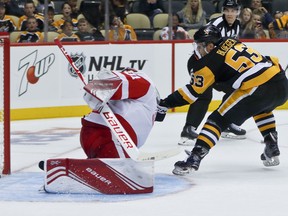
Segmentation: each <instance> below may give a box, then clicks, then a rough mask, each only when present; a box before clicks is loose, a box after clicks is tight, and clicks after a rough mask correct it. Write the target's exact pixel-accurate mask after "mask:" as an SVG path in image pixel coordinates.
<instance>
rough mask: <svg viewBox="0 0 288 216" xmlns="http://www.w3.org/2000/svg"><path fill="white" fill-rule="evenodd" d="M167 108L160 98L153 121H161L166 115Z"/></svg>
mask: <svg viewBox="0 0 288 216" xmlns="http://www.w3.org/2000/svg"><path fill="white" fill-rule="evenodd" d="M168 109H169V108H168V107H167V106H166V103H165V101H164V100H162V99H161V100H160V102H159V104H158V106H157V113H156V118H155V121H159V122H162V121H163V120H164V118H165V116H166V112H167V110H168Z"/></svg>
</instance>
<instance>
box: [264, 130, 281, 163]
mask: <svg viewBox="0 0 288 216" xmlns="http://www.w3.org/2000/svg"><path fill="white" fill-rule="evenodd" d="M277 140H278V136H277V132H276V131H275V132H271V133H269V134H268V135H267V136H265V137H264V143H265V145H266V146H265V148H264V153H262V154H261V160H262V161H263V164H264V166H266V167H270V166H278V165H279V164H280V161H279V157H278V156H279V155H280V151H279V148H278V144H277Z"/></svg>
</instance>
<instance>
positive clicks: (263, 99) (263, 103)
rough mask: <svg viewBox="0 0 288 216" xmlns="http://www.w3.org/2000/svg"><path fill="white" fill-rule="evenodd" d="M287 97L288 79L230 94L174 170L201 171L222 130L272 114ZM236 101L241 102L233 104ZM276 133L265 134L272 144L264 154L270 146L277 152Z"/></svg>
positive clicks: (181, 171)
mask: <svg viewBox="0 0 288 216" xmlns="http://www.w3.org/2000/svg"><path fill="white" fill-rule="evenodd" d="M276 81H277V80H276ZM271 89H273V90H271ZM276 92H278V97H275V94H276ZM280 92H281V93H280ZM287 98H288V85H287V80H286V78H285V79H284V81H283V80H282V81H281V80H280V81H279V80H278V82H275V80H274V82H273V80H272V81H269V82H268V83H265V84H263V85H261V86H260V87H258V88H252V89H247V90H237V91H235V92H233V93H232V94H231V95H230V96H229V97H226V100H224V101H222V103H221V105H220V106H219V108H218V109H217V111H214V112H213V113H212V114H211V115H210V116H209V117H208V119H207V122H206V124H205V125H204V127H203V128H202V130H201V132H200V134H199V136H198V138H197V141H196V144H195V146H194V148H193V150H192V151H191V154H190V156H189V157H188V158H187V160H186V161H178V162H176V163H175V165H174V167H175V168H174V170H173V173H174V174H176V175H186V174H189V173H190V172H191V171H193V170H198V168H199V166H200V162H201V160H202V159H203V158H204V157H205V156H206V155H207V154H208V152H209V150H210V148H212V147H213V146H214V145H215V144H216V142H217V141H218V140H219V137H220V134H221V132H222V131H223V130H225V129H226V128H227V127H228V125H229V123H230V122H234V123H235V124H239V125H241V124H242V123H243V122H244V121H245V120H247V119H248V118H250V117H252V116H255V115H257V114H258V113H264V112H267V113H268V112H269V110H270V111H271V110H273V109H275V108H276V107H277V106H280V105H282V104H283V103H284V102H285V101H286V100H287ZM235 101H237V103H233V102H235ZM275 135H276V133H274V134H269V136H265V137H264V139H265V141H266V143H267V144H266V146H268V147H265V149H264V156H265V152H267V154H268V155H269V153H268V152H269V150H266V149H268V148H270V145H271V151H273V152H274V153H271V154H277V151H276V150H275V149H276V148H275V147H272V145H274V146H275V144H277V140H276V141H275ZM274 150H275V151H274ZM271 154H270V156H271ZM262 158H263V157H261V159H262ZM276 165H277V164H276Z"/></svg>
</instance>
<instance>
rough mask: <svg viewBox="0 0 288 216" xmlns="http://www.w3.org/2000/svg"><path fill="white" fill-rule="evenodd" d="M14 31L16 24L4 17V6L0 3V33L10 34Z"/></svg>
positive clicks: (7, 16) (8, 17) (9, 18)
mask: <svg viewBox="0 0 288 216" xmlns="http://www.w3.org/2000/svg"><path fill="white" fill-rule="evenodd" d="M15 30H16V23H14V21H13V19H12V18H11V17H10V16H9V15H6V5H5V3H3V2H0V32H12V31H15Z"/></svg>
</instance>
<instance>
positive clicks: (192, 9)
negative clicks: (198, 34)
mask: <svg viewBox="0 0 288 216" xmlns="http://www.w3.org/2000/svg"><path fill="white" fill-rule="evenodd" d="M177 14H178V15H179V17H180V24H179V25H180V26H181V27H183V28H184V29H186V30H190V29H198V28H200V27H201V26H203V25H205V24H206V12H205V11H204V10H203V8H202V0H187V3H186V5H185V7H184V8H183V9H182V10H181V11H178V12H177Z"/></svg>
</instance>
